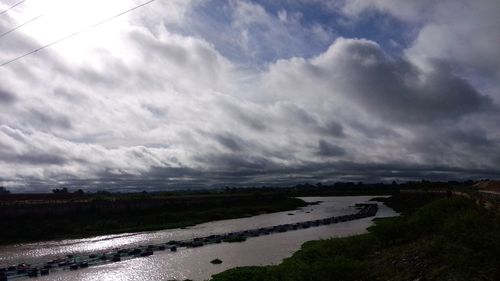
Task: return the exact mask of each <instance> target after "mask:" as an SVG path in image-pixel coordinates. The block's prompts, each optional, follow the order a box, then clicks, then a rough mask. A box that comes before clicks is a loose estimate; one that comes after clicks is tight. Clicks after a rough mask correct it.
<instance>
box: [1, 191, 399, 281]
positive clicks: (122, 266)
mask: <svg viewBox="0 0 500 281" xmlns="http://www.w3.org/2000/svg"><path fill="white" fill-rule="evenodd" d="M373 197H374V196H343V197H303V198H301V199H303V200H305V201H308V202H315V201H322V202H321V203H320V204H318V205H310V206H306V207H303V208H300V209H298V210H295V211H287V212H278V213H271V214H263V215H258V216H253V217H248V218H240V219H232V220H221V221H215V222H209V223H204V224H199V225H196V226H192V227H188V228H185V229H169V230H161V231H154V232H140V233H130V234H120V235H107V236H98V237H94V238H86V239H71V240H62V241H48V242H40V243H29V244H18V245H10V246H2V247H0V267H3V266H8V265H12V264H19V263H21V262H27V263H37V262H40V261H41V260H43V261H47V260H50V259H54V258H57V257H61V256H65V255H67V254H82V253H89V254H90V253H96V252H104V251H111V250H113V249H118V248H120V247H128V248H130V247H134V246H140V245H148V244H160V243H165V242H167V241H170V240H184V239H190V238H193V237H201V236H209V235H212V234H222V233H227V232H234V231H241V230H246V229H254V228H260V227H267V226H273V225H279V224H286V223H295V222H301V221H308V220H314V219H321V218H327V217H331V216H340V215H345V214H353V213H356V212H357V210H356V209H355V208H354V204H356V203H364V202H367V201H368V200H369V199H371V198H373ZM396 215H397V213H395V212H394V211H393V210H392V209H390V208H388V207H386V206H385V205H383V204H381V203H379V211H378V213H377V215H376V217H389V216H396ZM373 218H374V217H371V218H364V219H359V220H354V221H348V222H342V223H337V224H331V225H323V226H319V227H312V228H308V229H300V230H296V231H289V232H284V233H276V234H272V235H267V236H260V237H255V238H251V239H248V240H247V241H245V242H242V243H222V244H211V245H207V246H203V247H199V248H180V249H179V250H178V251H177V252H170V251H165V252H155V254H154V255H152V256H149V257H141V258H135V259H130V260H125V261H122V262H116V263H110V264H105V265H100V266H95V267H90V268H86V269H80V270H78V271H61V272H54V273H51V274H50V275H48V276H42V277H38V278H37V279H36V280H40V281H42V280H43V281H48V280H53V281H55V280H57V281H63V280H79V281H90V280H96V281H97V280H99V281H107V280H109V281H111V280H137V281H142V280H144V281H146V280H172V279H177V280H184V279H192V280H208V279H210V276H212V275H213V274H216V273H219V272H221V271H224V270H226V269H229V268H233V267H237V266H250V265H271V264H278V263H280V262H281V261H282V260H283V259H284V258H286V257H289V256H291V255H292V254H293V253H294V252H296V251H297V250H299V249H300V245H302V244H303V243H304V242H306V241H310V240H318V239H325V238H330V237H340V236H349V235H355V234H360V233H364V232H366V229H367V227H369V226H370V225H372V223H373V222H372V220H373ZM4 231H5V230H4ZM215 258H219V259H221V260H222V261H223V262H222V264H217V265H214V264H211V263H210V261H211V260H213V259H215ZM15 280H22V279H15Z"/></svg>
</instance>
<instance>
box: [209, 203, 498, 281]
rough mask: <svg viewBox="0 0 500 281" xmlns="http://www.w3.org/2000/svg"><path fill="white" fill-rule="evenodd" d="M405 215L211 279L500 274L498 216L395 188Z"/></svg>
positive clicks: (396, 280) (467, 277)
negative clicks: (278, 261)
mask: <svg viewBox="0 0 500 281" xmlns="http://www.w3.org/2000/svg"><path fill="white" fill-rule="evenodd" d="M386 204H387V205H389V206H391V207H393V208H395V209H396V210H397V211H399V212H401V213H403V214H404V215H403V216H401V217H398V218H387V219H380V220H377V221H376V225H375V226H373V227H371V228H370V233H368V234H364V235H358V236H353V237H348V238H336V239H328V240H321V241H311V242H307V243H305V244H304V245H303V246H302V249H301V250H300V251H298V252H297V253H295V254H294V255H293V256H292V257H290V258H288V259H285V260H284V261H283V262H282V263H281V264H279V265H277V266H265V267H242V268H235V269H230V270H228V271H225V272H223V273H220V274H217V275H215V276H214V277H213V280H214V281H236V280H245V281H261V280H262V281H264V280H266V281H272V280H301V281H302V280H332V281H335V280H340V281H349V280H353V281H354V280H357V281H361V280H394V281H399V280H401V281H402V280H410V281H413V280H419V281H424V280H456V281H462V280H463V281H466V280H467V281H469V280H492V281H493V280H500V219H499V218H498V217H497V216H496V215H495V214H494V213H491V212H489V211H487V210H485V209H483V208H480V207H478V206H477V205H476V204H475V203H474V202H473V201H472V200H469V199H466V198H462V197H450V198H443V197H436V196H430V195H427V196H424V197H422V196H421V195H397V196H393V197H392V198H391V199H390V200H388V201H387V202H386Z"/></svg>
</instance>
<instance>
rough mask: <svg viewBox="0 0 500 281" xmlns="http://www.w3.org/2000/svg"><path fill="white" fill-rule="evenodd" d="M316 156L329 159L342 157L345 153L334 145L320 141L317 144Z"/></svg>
mask: <svg viewBox="0 0 500 281" xmlns="http://www.w3.org/2000/svg"><path fill="white" fill-rule="evenodd" d="M317 153H318V155H319V156H322V157H331V156H343V155H345V154H346V151H345V150H344V149H343V148H342V147H340V146H337V145H335V144H332V143H329V142H327V141H325V140H320V141H319V143H318V152H317Z"/></svg>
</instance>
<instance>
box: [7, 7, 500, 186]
mask: <svg viewBox="0 0 500 281" xmlns="http://www.w3.org/2000/svg"><path fill="white" fill-rule="evenodd" d="M18 2H19V1H18V0H0V13H1V14H0V64H1V65H2V66H0V185H3V186H6V187H7V188H9V189H10V190H11V191H14V192H24V191H38V192H44V191H47V190H50V189H51V188H54V187H60V186H65V187H69V188H70V189H77V188H82V189H84V190H97V189H109V190H122V191H126V190H167V189H174V188H175V189H182V188H189V189H197V188H207V187H223V186H263V185H291V184H297V183H305V182H310V183H316V182H333V181H356V182H357V181H364V182H379V181H384V182H389V181H393V180H397V181H408V180H420V179H428V180H461V179H481V178H498V177H500V127H499V124H500V110H499V109H500V107H499V106H500V79H499V78H500V48H499V47H498V46H500V32H498V30H499V29H500V17H498V15H499V14H500V2H499V1H498V0H442V1H434V0H432V1H431V0H420V1H398V0H349V1H347V0H276V1H262V0H258V1H257V0H255V1H250V0H248V1H244V0H168V1H167V0H156V1H154V2H151V3H149V4H147V5H145V6H143V7H140V8H138V9H135V10H133V11H131V12H129V13H125V14H123V15H121V16H119V17H116V18H114V19H113V20H110V21H106V22H104V23H102V24H99V25H97V26H94V27H92V28H90V29H88V28H87V27H89V26H93V25H95V24H96V23H100V22H102V21H103V20H105V19H108V18H110V17H112V16H115V15H118V14H120V13H122V12H124V11H127V10H128V9H130V8H133V7H136V6H138V5H140V4H142V3H145V2H146V1H136V0H107V1H98V0H85V1H84V0H37V1H35V0H26V1H24V2H22V3H21V4H19V5H17V6H15V7H14V8H12V9H10V10H8V11H6V12H3V13H2V12H1V11H5V10H7V9H8V8H9V7H12V6H13V5H14V4H16V3H18ZM21 25H22V26H21ZM19 26H20V27H19ZM17 27H19V28H17ZM81 30H83V32H81V33H78V34H75V33H76V32H79V31H81ZM10 31H12V32H10ZM72 34H74V36H71V37H69V38H68V36H69V35H72ZM63 38H67V39H64V40H62V41H59V40H60V39H63ZM54 42H56V43H55V44H52V43H54ZM46 45H50V46H49V47H47V48H43V49H41V50H39V51H37V52H34V53H32V54H29V55H26V56H24V57H22V58H19V59H17V58H18V57H21V56H23V55H24V54H27V53H30V52H32V51H35V50H37V49H38V48H40V47H43V46H46ZM13 59H15V60H14V61H12V60H13ZM10 61H12V62H10Z"/></svg>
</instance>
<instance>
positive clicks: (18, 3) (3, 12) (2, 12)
mask: <svg viewBox="0 0 500 281" xmlns="http://www.w3.org/2000/svg"><path fill="white" fill-rule="evenodd" d="M24 2H26V0H22V1H19V2H17V3H16V4H14V5H12V6H10V8H7V9H6V10H3V11H1V12H0V15H3V14H5V13H7V12H8V11H10V10H12V9H14V8H15V7H16V6H18V5H21V4H22V3H24Z"/></svg>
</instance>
